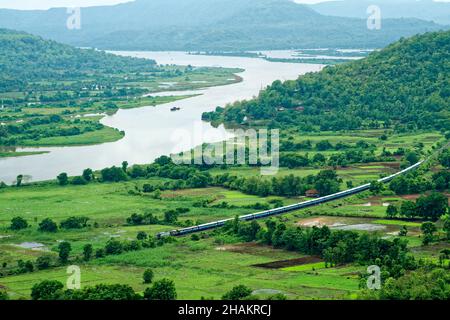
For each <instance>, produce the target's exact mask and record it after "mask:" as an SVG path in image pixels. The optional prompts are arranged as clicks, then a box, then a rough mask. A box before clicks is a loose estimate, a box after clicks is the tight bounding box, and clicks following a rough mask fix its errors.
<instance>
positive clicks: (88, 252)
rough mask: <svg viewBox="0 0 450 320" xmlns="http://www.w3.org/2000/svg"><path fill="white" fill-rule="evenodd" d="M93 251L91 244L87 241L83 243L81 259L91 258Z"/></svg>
mask: <svg viewBox="0 0 450 320" xmlns="http://www.w3.org/2000/svg"><path fill="white" fill-rule="evenodd" d="M93 252H94V249H93V247H92V244H90V243H88V244H86V245H84V247H83V259H84V261H89V260H91V258H92V253H93Z"/></svg>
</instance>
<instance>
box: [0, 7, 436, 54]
mask: <svg viewBox="0 0 450 320" xmlns="http://www.w3.org/2000/svg"><path fill="white" fill-rule="evenodd" d="M68 17H69V14H68V13H67V10H66V9H65V8H60V9H51V10H47V11H21V10H0V27H4V28H9V29H15V30H23V31H27V32H31V33H33V34H37V35H40V36H43V37H45V38H48V39H53V40H56V41H59V42H64V43H68V44H71V45H76V46H81V47H95V48H101V49H117V50H119V49H120V50H185V51H198V50H207V51H214V50H225V51H226V50H231V51H242V50H264V49H291V48H317V47H325V48H329V47H334V48H336V47H339V48H355V47H356V48H381V47H384V46H386V45H387V44H389V43H391V42H393V41H396V40H398V39H399V38H400V37H402V36H412V35H414V34H417V33H423V32H427V31H437V30H441V29H442V28H444V27H442V26H440V25H438V24H435V23H433V22H427V21H422V20H419V19H383V23H382V28H381V30H368V28H367V23H366V20H367V16H365V17H364V18H363V19H360V18H346V17H344V18H343V17H331V16H326V15H321V14H319V13H317V12H315V11H314V10H312V9H311V8H309V7H307V6H304V5H300V4H296V3H294V2H293V1H292V0H136V1H133V2H129V3H124V4H120V5H116V6H101V7H92V8H82V9H81V25H80V27H81V28H80V29H79V30H77V29H75V30H70V29H68V28H67V26H66V22H67V20H68Z"/></svg>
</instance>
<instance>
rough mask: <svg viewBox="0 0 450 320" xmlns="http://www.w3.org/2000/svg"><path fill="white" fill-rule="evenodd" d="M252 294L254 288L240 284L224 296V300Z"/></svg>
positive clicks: (240, 298)
mask: <svg viewBox="0 0 450 320" xmlns="http://www.w3.org/2000/svg"><path fill="white" fill-rule="evenodd" d="M251 294H252V290H251V289H250V288H248V287H246V286H244V285H242V284H241V285H238V286H236V287H234V288H233V289H231V290H230V291H228V292H227V293H225V294H224V295H223V296H222V299H223V300H242V299H244V298H246V297H248V296H250V295H251Z"/></svg>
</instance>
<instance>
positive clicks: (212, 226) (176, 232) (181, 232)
mask: <svg viewBox="0 0 450 320" xmlns="http://www.w3.org/2000/svg"><path fill="white" fill-rule="evenodd" d="M423 163H424V161H420V162H418V163H416V164H414V165H412V166H410V167H408V168H406V169H404V170H402V171H399V172H397V173H395V174H393V175H390V176H388V177H385V178H382V179H379V180H378V182H381V183H387V182H390V181H391V180H393V179H394V178H396V177H398V176H400V175H402V174H405V173H407V172H409V171H411V170H414V169H416V168H418V167H419V166H420V165H422V164H423ZM369 188H370V183H368V184H364V185H361V186H359V187H356V188H352V189H348V190H345V191H341V192H338V193H335V194H331V195H328V196H325V197H321V198H317V199H313V200H308V201H305V202H301V203H297V204H292V205H289V206H285V207H280V208H275V209H270V210H266V211H261V212H257V213H252V214H247V215H244V216H240V217H239V220H240V221H251V220H256V219H262V218H267V217H270V216H274V215H279V214H283V213H287V212H291V211H295V210H299V209H304V208H308V207H312V206H316V205H319V204H322V203H326V202H329V201H333V200H337V199H342V198H345V197H348V196H351V195H354V194H357V193H360V192H363V191H366V190H369ZM232 220H234V219H233V218H231V219H224V220H219V221H215V222H210V223H205V224H201V225H198V226H193V227H189V228H184V229H179V230H173V231H169V232H161V233H158V234H157V235H156V237H157V238H158V239H160V238H163V237H168V236H174V237H177V236H183V235H187V234H191V233H195V232H200V231H205V230H210V229H215V228H218V227H222V226H224V225H225V223H227V222H228V221H232Z"/></svg>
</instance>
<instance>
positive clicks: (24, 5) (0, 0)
mask: <svg viewBox="0 0 450 320" xmlns="http://www.w3.org/2000/svg"><path fill="white" fill-rule="evenodd" d="M130 1H132V0H0V8H9V9H48V8H51V7H87V6H98V5H112V4H118V3H123V2H130ZM180 1H183V0H180ZM294 1H295V2H298V3H317V2H324V1H330V0H294ZM411 1H416V0H411ZM435 1H445V2H450V0H435Z"/></svg>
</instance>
